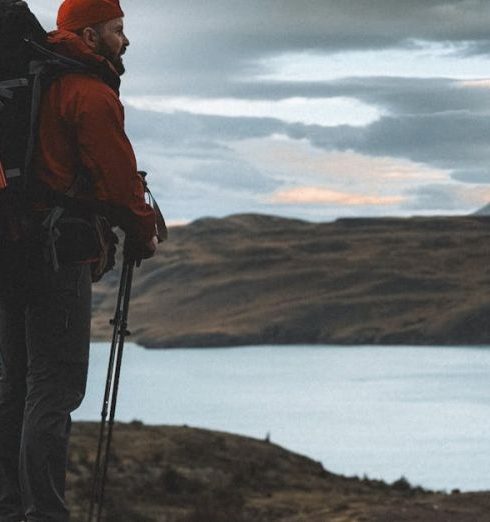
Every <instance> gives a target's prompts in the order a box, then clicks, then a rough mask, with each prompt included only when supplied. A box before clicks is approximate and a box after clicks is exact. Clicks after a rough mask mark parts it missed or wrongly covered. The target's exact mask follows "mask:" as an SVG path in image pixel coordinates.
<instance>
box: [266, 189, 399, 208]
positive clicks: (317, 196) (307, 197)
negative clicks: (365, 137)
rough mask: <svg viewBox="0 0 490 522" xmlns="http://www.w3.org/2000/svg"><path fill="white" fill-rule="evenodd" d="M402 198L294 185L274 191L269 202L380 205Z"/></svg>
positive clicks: (284, 203) (285, 203) (396, 202)
mask: <svg viewBox="0 0 490 522" xmlns="http://www.w3.org/2000/svg"><path fill="white" fill-rule="evenodd" d="M404 199H405V198H403V197H401V196H369V195H364V194H354V193H349V192H337V191H334V190H329V189H325V188H321V187H295V188H291V189H286V190H281V191H278V192H276V193H275V194H273V195H272V196H271V197H270V198H269V202H270V203H275V204H279V205H305V204H306V205H310V204H313V205H331V204H334V205H337V206H338V205H341V206H361V205H363V206H381V205H395V204H399V203H402V202H403V201H404Z"/></svg>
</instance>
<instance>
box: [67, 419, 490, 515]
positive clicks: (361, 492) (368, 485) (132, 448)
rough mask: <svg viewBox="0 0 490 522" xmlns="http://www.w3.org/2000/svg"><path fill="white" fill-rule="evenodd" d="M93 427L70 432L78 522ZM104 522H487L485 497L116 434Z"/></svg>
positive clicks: (141, 434) (159, 433) (247, 442)
mask: <svg viewBox="0 0 490 522" xmlns="http://www.w3.org/2000/svg"><path fill="white" fill-rule="evenodd" d="M97 435H98V426H97V425H96V424H94V423H77V424H75V425H74V429H73V438H72V445H71V451H70V463H69V476H68V498H69V502H70V505H71V506H72V507H73V522H85V521H86V517H87V506H88V498H89V496H88V495H89V491H90V481H91V473H92V467H93V461H94V459H95V449H96V440H97ZM113 448H114V451H113V459H112V462H111V464H110V468H109V477H108V487H107V493H106V500H107V502H106V506H107V510H106V514H107V516H106V517H104V519H103V520H104V522H416V521H417V522H490V494H489V493H465V494H461V493H457V492H454V493H453V494H451V495H447V494H442V493H434V492H428V491H424V490H422V489H420V488H412V487H410V485H409V484H408V483H407V482H406V481H405V480H404V479H400V480H398V481H396V482H395V483H393V484H392V485H388V484H385V483H384V482H381V481H372V480H368V479H359V478H346V477H342V476H338V475H334V474H332V473H329V472H327V471H325V470H324V469H323V467H322V466H321V465H320V464H319V463H317V462H314V461H312V460H310V459H307V458H305V457H302V456H300V455H296V454H294V453H291V452H288V451H286V450H284V449H282V448H280V447H279V446H276V445H275V444H272V443H269V442H267V441H259V440H256V439H251V438H247V437H239V436H237V435H231V434H227V433H221V432H213V431H206V430H199V429H192V428H188V427H168V426H158V427H157V426H153V427H149V426H143V425H141V424H140V423H132V424H129V425H123V424H117V425H116V427H115V436H114V444H113Z"/></svg>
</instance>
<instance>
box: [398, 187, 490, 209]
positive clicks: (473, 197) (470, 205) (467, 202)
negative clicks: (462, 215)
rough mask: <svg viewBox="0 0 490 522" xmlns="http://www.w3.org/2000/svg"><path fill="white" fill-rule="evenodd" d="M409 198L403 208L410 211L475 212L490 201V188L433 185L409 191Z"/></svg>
mask: <svg viewBox="0 0 490 522" xmlns="http://www.w3.org/2000/svg"><path fill="white" fill-rule="evenodd" d="M407 196H410V197H409V198H407V199H406V200H405V202H404V204H403V207H404V208H406V209H407V210H410V211H418V210H423V211H427V210H432V211H439V212H448V211H449V212H461V211H462V210H463V211H467V212H473V211H475V210H476V209H478V208H480V207H483V206H484V205H485V204H487V203H488V201H490V188H485V187H481V186H479V187H468V186H464V185H462V184H435V185H432V184H431V185H425V186H422V187H417V188H414V189H412V190H410V191H407Z"/></svg>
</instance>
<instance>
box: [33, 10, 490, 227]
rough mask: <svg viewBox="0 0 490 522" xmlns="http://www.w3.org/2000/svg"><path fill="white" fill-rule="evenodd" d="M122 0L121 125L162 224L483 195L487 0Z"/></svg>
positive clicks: (487, 157) (390, 212) (489, 105)
mask: <svg viewBox="0 0 490 522" xmlns="http://www.w3.org/2000/svg"><path fill="white" fill-rule="evenodd" d="M29 5H30V7H31V10H32V11H33V12H34V13H36V14H37V15H38V17H39V19H40V20H41V22H42V23H43V25H44V26H45V28H46V29H53V28H54V26H55V17H56V11H57V7H58V5H59V3H58V2H54V1H53V0H29ZM121 5H122V7H123V10H124V11H125V15H126V16H125V26H126V33H127V36H128V38H129V40H130V42H131V45H130V47H129V48H128V50H127V53H126V54H125V57H124V58H125V60H124V61H125V65H126V70H127V72H126V74H125V75H124V77H123V86H122V90H121V96H122V100H123V102H124V105H125V110H126V129H127V134H128V136H129V137H130V139H131V141H132V143H133V146H134V148H135V151H136V154H137V157H138V162H139V167H140V169H142V170H147V171H148V172H149V173H150V176H149V180H150V184H151V186H152V187H153V190H154V193H155V196H156V197H157V199H158V200H159V202H160V204H161V207H162V209H163V210H164V213H165V215H166V217H167V219H168V221H169V222H170V223H171V224H179V223H186V222H188V221H191V220H194V219H196V218H200V217H204V216H215V217H222V216H226V215H230V214H235V213H243V212H259V213H266V214H275V215H281V216H286V217H295V218H301V219H307V220H312V221H330V220H333V219H336V218H339V217H350V216H373V217H374V216H411V215H453V214H467V213H471V212H474V211H475V210H477V209H479V208H481V207H482V206H484V205H486V204H487V203H489V202H490V172H489V169H490V2H488V0H410V1H405V0H206V1H203V0H121Z"/></svg>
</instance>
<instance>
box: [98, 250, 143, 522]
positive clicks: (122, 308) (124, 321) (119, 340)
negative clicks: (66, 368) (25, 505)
mask: <svg viewBox="0 0 490 522" xmlns="http://www.w3.org/2000/svg"><path fill="white" fill-rule="evenodd" d="M134 266H135V261H134V260H132V259H131V260H129V259H126V258H125V259H124V262H123V268H122V273H121V281H120V284H119V293H118V297H117V304H116V311H115V313H114V319H112V320H111V324H112V325H113V326H114V331H113V335H112V343H111V351H110V355H109V365H108V369H107V380H106V386H105V392H104V400H103V405H102V413H101V423H100V431H99V440H98V446H97V458H96V461H95V467H94V475H93V484H92V496H91V499H90V509H89V518H88V522H92V520H93V517H94V512H95V507H96V506H97V516H96V521H97V522H100V520H101V516H102V508H103V503H104V493H105V484H106V478H107V469H108V465H109V456H110V448H111V441H112V431H113V426H114V418H115V414H116V404H117V394H118V389H119V378H120V374H121V363H122V356H123V350H124V340H125V337H126V336H127V335H129V332H128V330H127V328H128V311H129V301H130V298H131V285H132V280H133V272H134ZM108 412H109V422H108V423H107V414H108ZM106 428H107V429H106ZM106 432H107V433H106ZM104 443H105V444H104Z"/></svg>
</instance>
